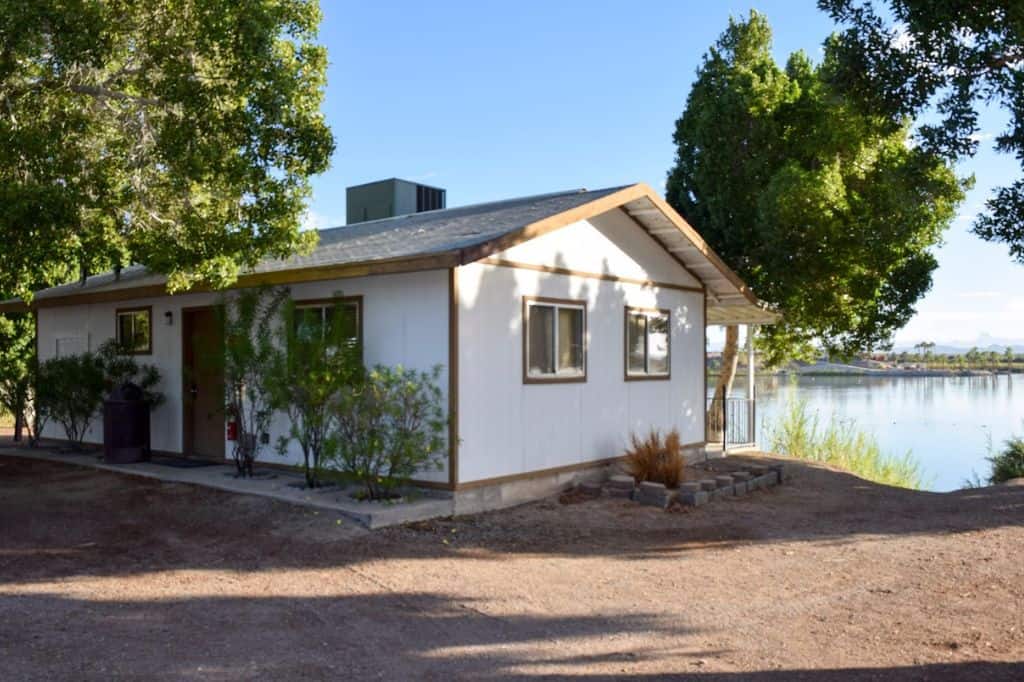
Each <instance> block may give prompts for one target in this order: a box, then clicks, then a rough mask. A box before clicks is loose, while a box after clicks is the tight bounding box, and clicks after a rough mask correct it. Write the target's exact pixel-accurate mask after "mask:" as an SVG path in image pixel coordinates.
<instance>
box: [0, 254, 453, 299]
mask: <svg viewBox="0 0 1024 682" xmlns="http://www.w3.org/2000/svg"><path fill="white" fill-rule="evenodd" d="M457 264H458V254H457V253H448V252H445V253H440V254H428V255H426V256H416V257H413V258H396V259H391V260H382V261H372V262H369V263H347V264H344V265H326V266H321V267H312V268H296V269H292V270H276V271H274V272H264V273H250V274H247V275H242V276H240V277H239V278H238V280H237V281H236V282H235V283H234V284H233V285H231V286H230V287H228V289H241V288H244V287H254V286H260V285H264V284H267V285H276V284H298V283H300V282H319V281H323V280H329V279H343V278H349V277H366V276H370V275H386V274H398V273H403V272H419V271H422V270H440V269H445V268H451V267H454V266H455V265H457ZM211 291H216V289H212V288H210V287H203V286H199V287H194V288H192V289H188V290H186V291H182V292H180V294H179V295H185V294H196V293H207V292H211ZM170 295H171V294H169V293H168V292H167V286H166V285H165V284H149V285H143V286H137V287H127V288H124V289H109V290H106V291H82V292H73V293H69V294H65V295H63V296H53V297H48V298H36V299H35V300H33V301H32V303H31V304H27V303H25V302H24V301H4V302H2V303H0V312H24V311H27V310H30V309H31V310H36V309H39V308H56V307H60V306H69V305H81V304H88V303H109V302H116V301H131V300H135V299H139V298H158V297H161V296H170Z"/></svg>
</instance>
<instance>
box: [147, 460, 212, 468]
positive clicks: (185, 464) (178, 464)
mask: <svg viewBox="0 0 1024 682" xmlns="http://www.w3.org/2000/svg"><path fill="white" fill-rule="evenodd" d="M150 461H151V462H152V463H153V464H160V465H161V466H165V467H174V468H175V469H198V468H199V467H214V466H217V464H218V462H210V461H207V460H204V459H188V458H186V457H153V458H152V459H151V460H150Z"/></svg>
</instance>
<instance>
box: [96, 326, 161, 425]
mask: <svg viewBox="0 0 1024 682" xmlns="http://www.w3.org/2000/svg"><path fill="white" fill-rule="evenodd" d="M96 355H97V357H98V358H99V361H100V364H101V365H102V366H103V388H104V391H105V392H106V394H107V395H109V394H110V392H111V391H113V390H114V389H115V388H117V387H118V386H122V385H124V384H126V383H133V384H135V385H136V386H138V387H139V388H140V389H142V399H143V400H144V401H145V402H146V404H147V405H148V406H149V408H150V409H153V408H155V407H157V406H159V405H160V404H161V403H163V401H164V395H163V393H161V392H160V391H157V390H156V386H157V385H158V384H159V383H160V370H158V369H157V368H156V367H155V366H153V365H149V364H139V362H138V361H137V360H136V359H135V358H134V357H132V356H131V355H125V354H123V353H122V352H121V347H120V346H119V345H118V343H117V341H116V340H114V339H110V340H109V341H107V342H105V343H104V344H102V345H101V346H100V347H99V348H98V349H96Z"/></svg>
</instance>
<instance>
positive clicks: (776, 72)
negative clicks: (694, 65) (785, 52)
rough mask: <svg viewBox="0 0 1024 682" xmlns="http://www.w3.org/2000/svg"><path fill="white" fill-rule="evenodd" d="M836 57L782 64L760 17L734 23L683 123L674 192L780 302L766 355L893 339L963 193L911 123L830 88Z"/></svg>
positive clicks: (762, 339) (709, 60) (868, 345)
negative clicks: (895, 122)
mask: <svg viewBox="0 0 1024 682" xmlns="http://www.w3.org/2000/svg"><path fill="white" fill-rule="evenodd" d="M835 62H836V55H835V54H834V52H833V47H832V46H831V44H829V45H828V46H826V52H825V56H824V61H823V63H822V64H820V65H815V64H813V63H812V62H811V61H810V60H809V59H808V58H807V57H806V56H805V55H804V54H803V53H800V52H798V53H795V54H793V55H792V56H791V57H790V58H789V61H788V62H787V64H786V66H785V68H780V67H779V66H778V65H777V64H776V63H775V60H774V58H773V57H772V53H771V29H770V28H769V26H768V22H767V21H766V19H765V18H764V16H763V15H760V14H758V13H756V12H752V13H751V15H750V18H749V19H748V20H746V21H735V20H731V21H730V24H729V28H728V29H727V30H726V31H725V33H724V34H723V35H722V37H721V38H720V39H719V41H718V42H717V43H716V44H715V45H714V46H713V47H712V48H711V49H710V50H709V52H708V54H707V55H706V56H705V58H704V62H703V64H702V66H701V68H700V70H699V72H698V76H697V80H696V82H695V83H694V85H693V88H692V90H691V92H690V95H689V97H688V99H687V102H686V110H685V111H684V112H683V115H682V116H681V117H680V118H679V120H678V121H677V123H676V131H675V135H674V140H675V143H676V145H677V156H676V164H675V167H674V168H673V169H672V170H671V172H670V173H669V177H668V183H667V198H668V201H669V203H671V204H672V206H673V207H675V208H676V209H677V210H678V211H679V212H680V213H681V214H682V215H683V216H684V217H685V218H686V219H687V220H688V221H689V222H690V223H691V224H693V226H694V227H695V228H696V229H697V230H698V231H700V233H701V234H702V235H703V236H704V237H705V239H707V241H708V242H709V243H710V245H711V247H712V248H714V249H715V251H716V252H718V253H719V254H720V255H721V256H722V257H723V259H724V260H725V261H726V262H727V263H728V264H729V265H730V266H732V267H733V268H734V269H736V271H737V272H738V273H739V274H740V276H741V277H743V278H744V279H745V280H746V281H747V282H748V283H749V284H750V285H751V287H752V289H753V290H754V291H755V292H757V294H758V295H759V296H760V297H761V298H763V299H764V300H766V301H768V302H769V303H772V304H774V305H775V306H777V307H778V308H779V309H781V311H782V312H783V315H784V317H783V320H782V322H781V323H779V324H776V325H772V326H769V327H765V328H763V329H762V330H761V332H762V333H761V334H759V337H758V343H759V345H760V346H761V347H762V349H763V350H764V351H766V356H765V359H766V362H767V364H778V363H779V362H781V361H784V360H785V359H788V358H791V357H794V356H795V357H807V356H808V355H809V354H810V353H811V352H812V349H813V348H815V347H817V348H820V349H822V350H824V352H826V353H827V354H829V355H833V356H839V357H843V356H849V355H852V354H854V353H856V352H858V351H863V350H870V349H873V348H877V347H884V346H886V345H887V344H888V343H889V342H890V340H891V337H892V334H893V333H894V331H895V330H896V329H899V328H900V327H902V326H904V325H905V324H906V323H907V321H909V319H910V318H911V316H912V315H913V314H914V305H915V303H916V302H917V301H918V300H919V299H920V298H921V296H923V295H924V293H925V292H926V291H927V290H928V289H929V287H930V286H931V281H932V280H931V274H932V271H933V270H934V269H935V267H936V261H935V258H934V256H933V255H932V254H931V251H930V250H931V249H932V247H934V246H935V245H936V244H938V243H939V241H940V238H941V235H942V232H943V230H944V229H945V228H946V227H947V226H948V225H949V223H950V221H951V220H952V219H953V217H954V215H955V208H956V206H957V204H958V203H959V202H960V201H961V200H962V199H963V196H964V185H963V184H962V183H960V182H958V181H957V179H956V177H955V176H954V174H953V171H952V170H951V169H950V168H949V166H948V165H946V164H945V163H944V162H943V161H942V159H941V158H940V157H938V156H936V155H934V154H931V153H928V152H926V151H925V150H923V149H921V148H916V147H914V146H912V145H910V144H908V142H907V139H908V138H907V135H908V129H907V128H906V127H905V126H904V127H901V128H899V129H893V128H892V127H891V126H890V125H889V124H888V121H887V120H885V119H884V118H882V117H875V116H871V115H865V114H863V113H862V112H861V111H860V110H859V109H858V107H856V106H854V105H853V104H852V103H851V102H850V101H849V100H848V99H847V98H846V97H844V96H843V95H842V94H841V93H840V92H839V91H837V90H836V89H834V88H833V87H832V86H831V85H830V77H831V74H832V72H833V71H834V70H835V68H836V63H835Z"/></svg>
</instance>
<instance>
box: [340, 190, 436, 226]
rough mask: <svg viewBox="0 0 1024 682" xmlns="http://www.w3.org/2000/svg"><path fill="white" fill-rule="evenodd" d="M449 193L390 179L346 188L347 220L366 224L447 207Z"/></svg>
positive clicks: (351, 222)
mask: <svg viewBox="0 0 1024 682" xmlns="http://www.w3.org/2000/svg"><path fill="white" fill-rule="evenodd" d="M446 195H447V192H446V191H445V190H444V189H442V188H440V187H430V186H429V185H421V184H419V183H416V182H409V181H408V180H399V179H398V178H391V179H390V180H378V181H377V182H369V183H366V184H365V185H356V186H354V187H349V188H347V189H346V190H345V199H346V203H347V206H346V210H345V213H346V217H347V220H346V222H347V223H348V224H349V225H351V224H353V223H364V222H367V221H370V220H381V219H383V218H393V217H395V216H401V215H409V214H412V213H422V212H423V211H437V210H440V209H442V208H445V203H446Z"/></svg>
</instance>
